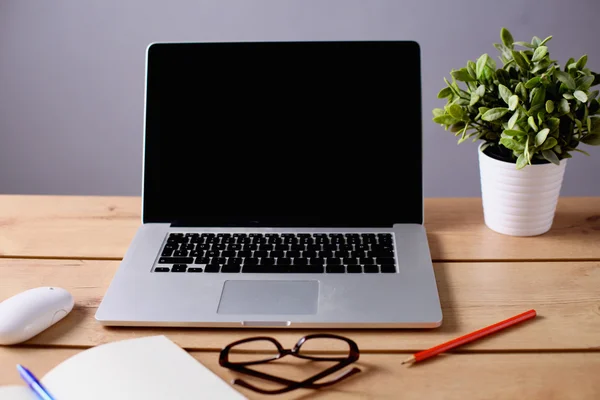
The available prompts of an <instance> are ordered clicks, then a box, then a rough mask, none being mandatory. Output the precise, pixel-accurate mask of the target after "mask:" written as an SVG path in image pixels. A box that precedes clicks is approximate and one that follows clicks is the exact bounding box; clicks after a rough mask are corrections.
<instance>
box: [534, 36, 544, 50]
mask: <svg viewBox="0 0 600 400" xmlns="http://www.w3.org/2000/svg"><path fill="white" fill-rule="evenodd" d="M540 43H542V40H541V39H540V38H539V37H537V36H534V37H533V39H531V44H532V45H534V46H535V47H537V46H539V45H540Z"/></svg>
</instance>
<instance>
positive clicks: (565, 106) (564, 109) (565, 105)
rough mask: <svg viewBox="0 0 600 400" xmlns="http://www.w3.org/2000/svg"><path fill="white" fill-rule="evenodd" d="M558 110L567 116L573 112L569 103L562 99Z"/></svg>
mask: <svg viewBox="0 0 600 400" xmlns="http://www.w3.org/2000/svg"><path fill="white" fill-rule="evenodd" d="M558 110H559V111H560V112H561V113H563V114H566V113H568V112H569V111H571V109H570V108H569V102H568V101H567V100H566V99H560V101H559V102H558Z"/></svg>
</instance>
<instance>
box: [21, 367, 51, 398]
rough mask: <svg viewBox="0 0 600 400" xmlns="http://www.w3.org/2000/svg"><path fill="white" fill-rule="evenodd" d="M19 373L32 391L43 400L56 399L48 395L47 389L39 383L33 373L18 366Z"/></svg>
mask: <svg viewBox="0 0 600 400" xmlns="http://www.w3.org/2000/svg"><path fill="white" fill-rule="evenodd" d="M17 371H19V374H20V375H21V378H23V380H24V381H25V382H26V383H27V385H29V387H30V388H31V390H33V391H34V392H35V394H36V395H37V396H38V397H39V398H40V399H41V400H54V397H52V395H50V393H48V391H47V390H46V388H45V387H44V386H42V384H41V383H40V381H38V379H37V378H36V377H35V376H34V375H33V374H32V373H31V371H29V370H28V369H27V368H25V367H24V366H22V365H20V364H17Z"/></svg>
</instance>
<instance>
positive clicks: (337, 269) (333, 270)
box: [326, 265, 346, 274]
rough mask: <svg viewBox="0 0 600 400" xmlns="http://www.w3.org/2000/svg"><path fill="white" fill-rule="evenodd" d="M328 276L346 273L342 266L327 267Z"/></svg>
mask: <svg viewBox="0 0 600 400" xmlns="http://www.w3.org/2000/svg"><path fill="white" fill-rule="evenodd" d="M326 270H327V273H328V274H343V273H344V272H346V268H345V267H344V266H343V265H327V268H326Z"/></svg>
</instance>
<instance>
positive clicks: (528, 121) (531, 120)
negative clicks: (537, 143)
mask: <svg viewBox="0 0 600 400" xmlns="http://www.w3.org/2000/svg"><path fill="white" fill-rule="evenodd" d="M527 123H528V124H529V126H530V127H531V129H533V130H534V131H536V132H537V131H538V127H537V125H536V124H535V119H534V118H533V116H531V117H529V118H527Z"/></svg>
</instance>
